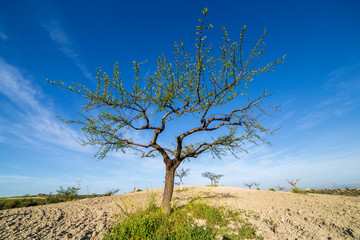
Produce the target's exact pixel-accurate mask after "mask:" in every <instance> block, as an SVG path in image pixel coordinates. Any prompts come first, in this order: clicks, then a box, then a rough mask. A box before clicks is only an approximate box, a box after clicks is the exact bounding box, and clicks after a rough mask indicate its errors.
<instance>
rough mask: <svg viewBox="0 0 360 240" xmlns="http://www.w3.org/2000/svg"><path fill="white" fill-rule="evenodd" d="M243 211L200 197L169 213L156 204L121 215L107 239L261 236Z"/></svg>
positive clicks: (241, 237) (175, 207) (248, 237)
mask: <svg viewBox="0 0 360 240" xmlns="http://www.w3.org/2000/svg"><path fill="white" fill-rule="evenodd" d="M245 219H246V217H245V215H244V212H243V211H241V212H240V211H233V210H229V209H225V208H220V207H214V206H210V205H208V204H205V203H203V202H201V201H198V200H193V201H189V202H188V203H187V204H186V205H184V206H181V207H179V206H176V205H175V206H174V207H173V208H172V211H171V214H170V215H165V214H164V213H163V211H162V210H161V209H160V208H159V207H157V206H156V205H154V204H153V203H151V204H149V206H148V208H147V209H145V210H144V211H140V212H137V213H134V214H130V215H129V216H128V217H126V216H122V217H121V218H120V220H119V222H118V223H116V224H115V226H114V228H113V229H111V230H110V231H109V232H108V233H107V234H105V236H104V239H105V240H110V239H159V240H160V239H161V240H162V239H164V240H166V239H185V240H187V239H199V240H200V239H218V238H219V237H220V238H222V239H262V237H261V236H257V235H256V228H255V227H254V226H252V225H251V224H250V223H249V222H247V221H246V220H245Z"/></svg>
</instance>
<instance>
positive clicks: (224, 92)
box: [47, 8, 284, 213]
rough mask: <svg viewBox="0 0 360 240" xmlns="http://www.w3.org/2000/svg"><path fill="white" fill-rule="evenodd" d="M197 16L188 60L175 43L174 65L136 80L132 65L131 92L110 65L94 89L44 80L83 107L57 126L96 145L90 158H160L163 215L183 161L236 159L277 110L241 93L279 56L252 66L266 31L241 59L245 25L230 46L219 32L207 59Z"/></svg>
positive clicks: (261, 137) (163, 64) (166, 63)
mask: <svg viewBox="0 0 360 240" xmlns="http://www.w3.org/2000/svg"><path fill="white" fill-rule="evenodd" d="M202 13H203V17H202V19H200V24H199V26H197V28H196V29H197V32H196V34H197V39H196V44H195V51H194V53H193V54H192V53H191V51H187V50H186V49H185V47H184V43H183V42H182V41H180V43H175V51H174V60H173V61H170V60H169V59H167V58H166V57H165V56H160V57H159V60H158V62H157V69H156V71H155V72H154V73H153V74H145V75H144V74H143V75H142V74H141V71H140V67H141V65H142V64H143V63H138V62H135V61H134V73H135V79H134V81H133V86H132V87H129V84H130V81H129V80H127V81H126V82H125V84H124V82H123V81H122V80H121V79H120V76H119V66H118V64H117V63H116V64H115V65H114V70H113V74H112V76H109V75H108V74H107V73H106V72H104V71H102V69H101V68H98V71H97V77H96V79H97V86H96V89H91V88H88V87H86V86H84V85H81V84H79V83H71V84H65V83H64V82H60V81H56V80H54V81H50V80H47V81H48V82H50V83H52V84H55V85H58V86H60V87H63V88H65V89H67V90H70V91H72V92H74V93H77V94H79V95H80V96H81V97H82V98H84V99H85V100H87V103H86V104H85V105H82V110H83V113H81V115H82V119H81V120H64V121H65V122H66V123H77V124H80V126H81V127H82V130H83V132H84V133H85V136H86V139H84V140H82V144H83V145H96V146H99V149H98V151H97V153H96V154H95V157H97V158H99V159H100V160H101V159H103V158H105V157H106V155H107V153H108V152H110V151H118V150H121V151H126V150H135V151H138V152H140V153H141V154H142V157H144V158H145V157H154V156H160V157H161V158H162V160H163V162H164V164H165V169H166V175H165V187H164V193H163V199H162V208H163V209H164V211H165V213H170V201H171V199H172V195H173V188H174V177H175V170H176V169H177V168H178V166H179V165H180V164H181V163H182V162H183V161H184V160H185V159H191V158H197V157H199V156H200V155H201V154H204V153H206V152H211V153H212V154H213V156H215V157H221V156H222V155H225V154H227V153H228V152H230V153H232V154H234V155H235V156H236V154H238V153H240V152H243V151H246V150H245V144H246V143H247V142H251V143H255V144H257V143H258V142H259V141H261V142H265V143H267V140H266V138H265V137H266V135H267V134H273V133H274V130H272V129H270V128H265V127H264V126H262V125H261V123H260V120H261V119H262V118H263V117H264V116H266V115H271V113H272V112H273V111H276V110H277V109H278V108H277V107H274V106H271V105H269V104H266V103H265V101H264V100H265V99H266V98H267V97H269V96H271V94H268V93H267V92H266V90H265V91H263V92H262V93H259V94H258V95H256V96H255V97H254V96H250V95H249V94H248V90H249V86H250V85H251V83H253V81H254V77H255V76H257V75H259V74H261V73H265V72H269V71H271V70H273V69H274V68H275V66H276V65H277V64H279V63H281V62H283V61H284V57H282V58H280V59H278V60H276V61H274V62H271V63H269V64H267V65H264V66H260V65H259V64H260V61H259V57H260V56H261V55H262V54H263V45H264V42H263V39H264V35H265V34H266V32H264V35H262V36H261V37H260V38H259V41H258V42H257V43H256V44H255V45H254V47H253V48H252V49H251V51H249V54H248V57H246V56H245V53H244V51H243V41H244V36H245V32H246V27H245V26H244V27H243V29H242V32H241V34H240V37H239V41H238V42H230V39H229V37H228V33H227V32H226V30H225V27H223V39H224V42H223V43H222V44H221V45H220V49H219V51H220V53H219V56H218V57H214V56H212V55H211V54H212V52H211V46H212V44H211V43H210V44H207V40H206V36H205V31H207V30H208V29H211V28H212V27H213V26H212V25H211V24H210V25H207V24H205V17H206V15H207V9H206V8H205V9H204V10H203V12H202ZM101 110H102V111H101ZM91 113H92V114H91ZM189 118H193V120H192V122H191V125H189V126H187V128H183V129H181V131H180V129H176V133H174V135H175V139H174V142H172V141H171V140H170V139H169V138H167V139H164V141H159V138H160V137H167V136H166V133H164V132H166V131H165V129H167V127H168V128H169V125H170V126H174V125H173V122H175V121H178V120H184V119H189ZM149 131H151V133H152V138H151V140H149V141H148V142H140V141H135V140H133V139H132V137H131V136H133V134H132V133H134V132H149ZM199 133H206V134H208V137H207V138H206V139H204V140H202V141H199V142H196V141H194V140H192V139H191V137H193V136H194V135H196V134H199ZM170 143H171V144H170ZM166 144H169V145H166Z"/></svg>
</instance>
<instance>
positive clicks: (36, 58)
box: [0, 0, 360, 196]
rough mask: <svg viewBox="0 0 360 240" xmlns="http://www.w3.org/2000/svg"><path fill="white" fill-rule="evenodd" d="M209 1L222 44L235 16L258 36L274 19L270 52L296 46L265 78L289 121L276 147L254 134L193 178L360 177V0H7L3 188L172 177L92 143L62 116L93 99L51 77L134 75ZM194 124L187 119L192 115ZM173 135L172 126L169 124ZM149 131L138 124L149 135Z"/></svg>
mask: <svg viewBox="0 0 360 240" xmlns="http://www.w3.org/2000/svg"><path fill="white" fill-rule="evenodd" d="M204 7H207V8H208V9H209V15H208V18H207V22H208V23H211V24H213V25H214V29H213V30H211V32H209V33H208V41H212V42H214V49H216V47H217V46H218V45H217V44H218V43H219V41H220V40H221V27H222V26H223V25H225V26H226V28H227V30H228V32H229V34H230V38H231V39H236V38H237V37H238V35H239V34H240V30H241V28H242V26H243V25H246V26H247V29H248V31H247V35H246V38H245V46H247V47H248V48H249V47H251V46H252V45H253V44H254V43H255V42H256V41H257V38H258V37H259V36H260V35H261V34H262V32H263V31H264V28H265V27H266V29H267V31H268V33H269V34H268V35H267V36H266V38H265V42H266V47H265V55H264V58H263V62H264V63H267V62H269V61H271V60H275V59H276V58H279V57H282V56H283V55H284V54H286V60H285V63H283V64H281V65H280V66H279V67H278V68H277V69H276V71H274V72H271V73H267V74H264V75H262V76H260V77H259V78H258V79H257V80H256V85H255V87H254V88H252V89H250V91H252V93H253V94H254V95H256V94H257V93H261V92H262V89H264V88H266V89H268V90H269V91H271V92H273V93H274V96H273V97H271V98H270V99H269V102H270V103H272V104H275V105H281V106H282V107H281V108H282V111H281V112H279V113H277V114H276V115H275V117H274V118H272V119H269V120H267V121H266V122H264V124H265V125H266V126H269V127H273V128H278V127H281V129H280V130H278V131H277V132H276V134H275V135H274V136H271V137H269V140H270V141H271V142H272V146H269V145H260V146H259V147H256V146H251V145H248V151H249V152H248V153H247V154H245V153H244V154H241V155H239V157H240V158H239V159H236V158H234V157H233V156H232V155H231V154H230V155H229V156H226V157H223V158H222V159H221V160H219V159H214V158H212V157H211V155H209V154H205V155H203V156H201V157H199V158H198V159H192V160H191V161H190V162H185V163H184V164H183V165H182V166H181V167H184V168H190V169H191V170H190V175H189V176H188V177H186V178H184V184H187V185H202V184H209V180H208V179H205V178H203V177H201V173H202V172H205V171H210V172H215V173H219V174H220V173H221V174H224V177H223V178H222V179H221V180H220V184H221V185H225V186H234V187H245V186H244V184H243V183H244V182H259V183H260V184H261V185H260V187H261V188H262V189H268V188H270V187H276V186H278V185H281V186H285V187H289V184H288V183H287V182H286V179H297V178H301V181H300V182H299V184H298V186H300V187H302V188H307V187H310V188H333V187H344V186H348V187H360V174H359V169H360V138H359V135H360V124H359V122H360V94H359V93H360V45H359V39H360V31H359V29H360V15H359V14H358V13H359V11H360V4H359V2H358V1H230V0H223V1H221V3H220V1H136V2H135V1H134V2H132V1H126V2H125V1H101V2H100V1H10V0H3V1H1V2H0V196H14V195H24V194H37V193H49V192H53V193H54V192H56V189H58V188H59V186H74V185H75V184H76V181H77V180H78V179H79V178H80V179H81V182H80V187H81V190H80V193H81V194H86V193H87V191H89V193H104V192H105V191H106V190H108V189H112V188H121V191H120V192H128V191H131V190H132V189H133V187H134V186H136V187H137V188H141V189H144V188H145V187H148V188H149V187H161V186H163V180H164V175H165V169H164V164H163V162H162V159H160V158H153V159H141V158H139V156H137V155H134V154H133V153H131V152H129V153H127V154H122V153H111V154H109V156H108V157H107V158H105V159H104V160H102V161H98V160H96V159H94V158H92V157H93V154H94V153H95V152H96V149H95V148H94V147H82V146H81V145H80V144H78V143H77V142H76V141H75V139H78V138H81V137H82V133H81V131H80V130H79V128H78V127H76V126H73V125H66V124H64V123H63V122H61V120H59V119H58V118H57V116H58V115H59V116H62V117H64V118H66V119H78V118H79V116H78V114H77V112H78V111H79V108H80V105H81V104H83V103H84V102H83V100H82V99H81V98H80V97H79V96H77V95H75V94H72V93H70V92H67V91H65V90H64V89H60V88H58V87H56V86H52V85H50V84H49V83H47V82H46V81H45V79H47V78H49V79H52V80H59V81H63V82H65V83H70V82H80V83H83V84H86V85H88V86H90V87H94V86H95V81H94V76H95V71H96V69H97V67H99V66H101V67H102V68H103V69H105V71H108V72H111V70H112V66H113V64H114V63H115V62H116V61H117V62H119V66H120V71H121V77H122V79H123V80H124V81H125V82H128V83H131V82H132V80H133V72H132V62H133V61H134V60H136V61H139V62H140V61H144V60H147V61H148V62H147V63H146V64H145V65H143V71H144V73H152V72H153V71H154V70H155V68H156V60H157V58H158V56H159V55H161V54H164V55H165V56H167V57H169V58H171V57H172V54H173V45H174V42H175V41H179V40H180V39H183V41H184V43H185V47H186V48H188V49H193V46H194V45H193V44H194V40H195V38H196V35H195V26H196V25H197V24H198V19H199V18H200V17H201V11H202V9H203V8H204ZM184 127H186V125H185V126H184ZM168 134H169V135H171V131H170V132H169V133H168ZM147 137H148V136H143V135H141V136H140V135H135V136H134V138H138V139H146V138H147Z"/></svg>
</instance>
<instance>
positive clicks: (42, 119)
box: [0, 59, 83, 151]
mask: <svg viewBox="0 0 360 240" xmlns="http://www.w3.org/2000/svg"><path fill="white" fill-rule="evenodd" d="M0 93H1V94H3V95H4V96H6V97H7V98H8V99H10V100H11V103H10V104H8V106H6V108H4V111H3V114H6V115H7V117H6V119H3V120H2V122H3V124H6V127H3V128H2V131H5V132H8V133H10V134H12V135H15V136H17V137H18V139H23V140H24V141H26V142H28V143H32V144H38V145H44V143H45V146H46V145H47V144H48V143H52V144H56V145H58V146H62V147H66V148H67V149H72V150H76V151H83V149H82V147H81V146H80V144H78V143H76V142H75V141H74V139H77V138H79V137H80V133H79V132H76V131H74V130H73V129H71V128H69V127H68V126H67V125H66V124H64V123H62V122H61V121H60V120H59V119H58V118H57V117H56V116H55V114H54V113H53V112H52V111H51V110H50V108H49V107H46V106H44V105H43V104H42V103H41V102H40V101H39V98H40V97H41V96H42V95H43V94H42V92H41V90H40V89H36V87H34V85H33V84H32V83H31V81H29V80H28V79H26V78H25V77H24V76H23V74H22V73H21V72H20V71H19V70H18V69H17V68H16V67H14V66H11V65H9V64H7V63H6V62H5V61H4V60H2V59H0ZM2 138H4V137H2ZM15 142H16V141H15Z"/></svg>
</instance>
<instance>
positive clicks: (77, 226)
mask: <svg viewBox="0 0 360 240" xmlns="http://www.w3.org/2000/svg"><path fill="white" fill-rule="evenodd" d="M186 188H187V189H188V190H187V191H183V192H180V193H177V192H176V193H175V194H174V199H175V201H176V202H178V203H179V204H182V203H185V202H186V201H187V200H188V199H190V198H191V197H193V196H199V195H201V196H203V197H204V198H205V199H208V201H210V202H212V204H216V205H227V206H229V207H231V208H235V209H243V210H246V211H247V215H248V218H249V220H250V221H251V222H252V223H253V224H255V225H256V226H257V227H258V231H257V233H258V234H260V235H262V236H263V237H264V238H265V239H358V238H359V237H360V198H359V197H345V196H332V195H318V194H306V195H304V194H294V193H289V192H270V191H261V190H260V191H257V190H248V189H241V188H232V187H216V188H209V187H202V186H189V187H186ZM154 191H155V192H156V193H158V194H157V195H158V199H160V198H161V191H162V189H155V190H154ZM147 197H148V193H146V192H138V193H131V194H122V195H117V196H113V197H100V198H93V199H84V200H80V201H75V202H67V203H57V204H50V205H44V206H36V207H29V208H19V209H10V210H2V211H0V239H99V238H101V237H102V234H103V233H104V232H105V231H106V230H107V229H108V228H109V227H111V225H112V222H113V221H114V220H115V219H116V214H117V213H119V208H118V207H117V206H116V204H115V202H121V200H120V199H124V198H127V199H128V200H130V199H133V201H138V202H139V204H140V203H141V204H144V202H145V201H146V200H145V199H146V198H147ZM135 205H138V204H135ZM269 220H272V221H273V222H274V223H275V224H276V225H274V224H272V225H271V224H269ZM274 226H275V227H274Z"/></svg>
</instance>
